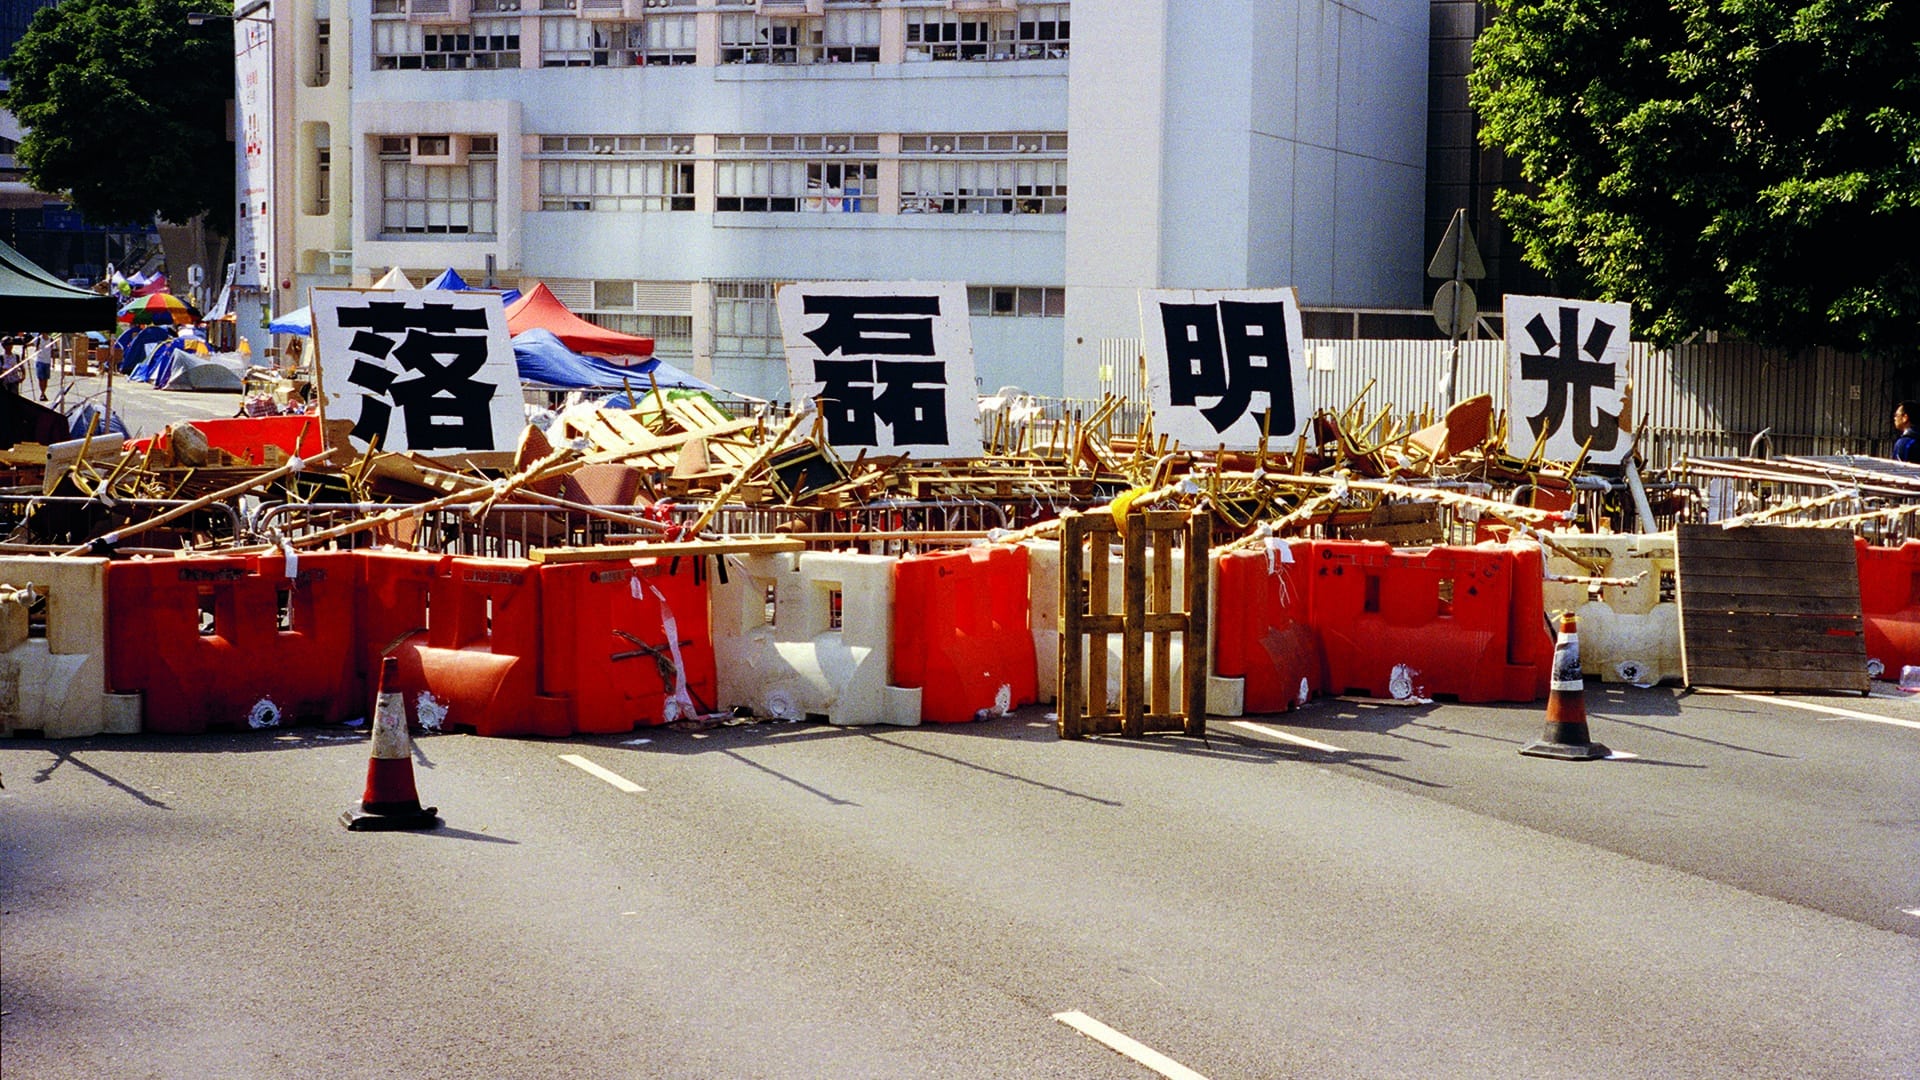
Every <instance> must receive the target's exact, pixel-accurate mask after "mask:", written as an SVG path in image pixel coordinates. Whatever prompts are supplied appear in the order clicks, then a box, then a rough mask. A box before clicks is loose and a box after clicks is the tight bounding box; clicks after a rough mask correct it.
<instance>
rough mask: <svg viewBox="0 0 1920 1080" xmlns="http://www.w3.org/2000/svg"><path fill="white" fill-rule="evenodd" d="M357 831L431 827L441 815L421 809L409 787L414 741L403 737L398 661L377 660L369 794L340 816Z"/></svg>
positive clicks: (404, 708) (403, 703)
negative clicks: (376, 688)
mask: <svg viewBox="0 0 1920 1080" xmlns="http://www.w3.org/2000/svg"><path fill="white" fill-rule="evenodd" d="M340 824H342V825H345V826H346V827H347V828H349V829H353V830H354V831H356V832H388V831H393V830H400V829H435V828H439V826H440V815H439V814H437V813H435V812H434V808H433V807H431V806H429V807H425V808H422V807H421V805H420V793H419V792H418V791H416V790H415V789H414V786H413V740H412V739H411V738H410V737H409V736H408V735H407V704H406V700H405V698H403V697H402V696H401V693H400V660H399V658H398V657H393V656H388V657H385V658H383V659H382V660H381V661H380V688H379V690H378V692H377V693H376V694H375V697H374V705H373V753H372V756H371V757H369V758H368V759H367V790H366V792H365V794H363V795H361V796H360V805H358V806H350V807H348V808H347V809H346V811H345V812H344V813H342V814H341V815H340Z"/></svg>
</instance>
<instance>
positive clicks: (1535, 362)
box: [1520, 306, 1620, 452]
mask: <svg viewBox="0 0 1920 1080" xmlns="http://www.w3.org/2000/svg"><path fill="white" fill-rule="evenodd" d="M1526 329H1527V336H1528V337H1529V338H1532V339H1533V347H1534V349H1535V350H1537V351H1536V352H1533V353H1527V352H1522V353H1521V354H1520V378H1521V379H1522V380H1524V381H1526V382H1544V383H1546V384H1547V402H1546V404H1545V405H1544V406H1543V407H1542V408H1541V409H1540V412H1539V413H1538V414H1536V415H1533V416H1529V417H1527V424H1528V425H1529V426H1530V427H1532V428H1533V437H1534V438H1535V439H1536V440H1537V439H1540V438H1542V437H1543V434H1542V433H1544V437H1545V438H1552V437H1553V435H1554V433H1555V432H1557V431H1559V430H1560V425H1561V424H1562V423H1563V422H1565V420H1566V418H1567V411H1568V408H1567V406H1568V400H1567V399H1568V398H1569V397H1571V398H1572V399H1573V400H1572V407H1573V408H1572V412H1573V438H1574V441H1575V442H1577V443H1579V444H1580V445H1582V446H1587V447H1589V448H1590V449H1592V450H1598V451H1602V452H1605V451H1608V450H1612V449H1613V448H1614V446H1615V445H1616V444H1617V443H1618V442H1619V441H1620V417H1619V416H1617V415H1615V414H1613V413H1609V412H1606V411H1604V410H1600V409H1596V408H1595V407H1594V405H1593V391H1594V389H1595V388H1596V387H1605V388H1607V389H1609V390H1610V389H1612V388H1613V384H1614V374H1615V372H1614V365H1612V364H1609V363H1601V362H1600V357H1601V356H1602V355H1604V354H1605V353H1606V351H1607V342H1609V341H1610V340H1612V338H1613V332H1614V330H1615V327H1614V325H1613V324H1612V323H1609V322H1604V321H1602V320H1600V319H1595V320H1594V321H1593V328H1592V329H1591V330H1589V331H1588V332H1587V338H1586V340H1585V341H1584V342H1582V341H1581V340H1580V309H1579V308H1577V307H1565V306H1563V307H1561V308H1560V331H1559V333H1558V334H1557V335H1556V334H1555V333H1554V332H1553V330H1552V329H1550V328H1549V327H1548V326H1547V320H1546V318H1545V317H1543V316H1541V315H1535V316H1534V317H1533V318H1532V319H1530V320H1528V322H1527V327H1526ZM1583 352H1584V353H1586V354H1587V355H1588V356H1591V357H1593V362H1591V363H1589V362H1588V361H1586V360H1583V359H1581V356H1580V354H1581V353H1583ZM1569 391H1571V393H1569ZM1595 413H1598V414H1599V419H1598V420H1597V421H1596V420H1594V418H1593V417H1594V414H1595Z"/></svg>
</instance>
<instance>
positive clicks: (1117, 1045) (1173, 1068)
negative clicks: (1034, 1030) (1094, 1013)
mask: <svg viewBox="0 0 1920 1080" xmlns="http://www.w3.org/2000/svg"><path fill="white" fill-rule="evenodd" d="M1053 1018H1054V1019H1055V1020H1058V1021H1060V1022H1061V1023H1063V1024H1065V1025H1067V1026H1068V1027H1070V1028H1072V1029H1073V1030H1075V1031H1077V1032H1079V1033H1080V1034H1082V1035H1085V1036H1086V1037H1087V1038H1089V1039H1092V1040H1093V1041H1095V1042H1097V1043H1101V1044H1104V1045H1105V1046H1106V1047H1107V1048H1108V1049H1110V1050H1113V1051H1115V1052H1117V1053H1121V1054H1124V1055H1126V1056H1127V1057H1130V1058H1132V1059H1133V1060H1135V1061H1137V1062H1139V1063H1140V1064H1142V1065H1145V1066H1146V1067H1147V1068H1149V1069H1152V1070H1153V1071H1154V1072H1157V1073H1159V1074H1160V1075H1161V1076H1164V1077H1166V1078H1167V1080H1207V1078H1206V1077H1204V1076H1201V1075H1200V1074H1199V1073H1197V1072H1194V1071H1193V1070H1192V1069H1189V1068H1187V1067H1186V1066H1185V1065H1182V1064H1180V1063H1179V1062H1177V1061H1175V1060H1173V1059H1172V1058H1170V1057H1168V1056H1167V1055H1165V1054H1162V1053H1161V1052H1160V1051H1158V1050H1155V1049H1154V1048H1152V1047H1151V1046H1147V1045H1145V1044H1143V1043H1138V1042H1135V1041H1134V1040H1132V1039H1129V1038H1127V1037H1126V1036H1125V1035H1122V1034H1120V1033H1119V1032H1117V1031H1115V1030H1113V1029H1112V1028H1110V1027H1108V1026H1107V1025H1105V1024H1103V1023H1101V1022H1100V1021H1098V1020H1095V1019H1094V1018H1093V1017H1091V1016H1088V1015H1087V1014H1086V1013H1083V1012H1063V1013H1054V1014H1053Z"/></svg>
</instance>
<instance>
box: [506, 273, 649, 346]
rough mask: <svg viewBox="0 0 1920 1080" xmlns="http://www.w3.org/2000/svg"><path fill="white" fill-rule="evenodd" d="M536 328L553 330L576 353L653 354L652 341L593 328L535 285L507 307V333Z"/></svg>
mask: <svg viewBox="0 0 1920 1080" xmlns="http://www.w3.org/2000/svg"><path fill="white" fill-rule="evenodd" d="M535 327H539V328H540V329H542V330H549V331H552V333H553V336H554V337H557V338H559V339H560V341H561V342H562V343H563V344H565V345H566V347H567V348H569V349H572V350H573V351H574V352H577V353H593V354H595V355H598V356H631V357H635V358H639V359H645V358H647V357H650V356H652V355H653V339H652V338H644V337H637V336H635V335H633V334H622V333H620V332H619V331H617V330H607V329H604V328H602V327H599V326H595V325H594V324H592V323H590V322H588V321H587V320H585V319H583V318H581V317H580V316H578V315H575V314H574V313H573V312H571V311H568V310H567V306H566V305H565V304H562V303H561V302H560V298H559V297H557V296H555V295H553V291H552V290H550V289H548V288H547V287H546V286H545V285H544V284H536V285H535V286H534V287H533V289H532V291H530V292H528V293H527V294H526V295H524V296H522V297H521V298H520V299H518V300H515V301H514V302H513V303H511V304H508V305H507V333H509V334H518V333H520V332H521V331H523V330H532V329H533V328H535Z"/></svg>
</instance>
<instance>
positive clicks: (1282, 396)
mask: <svg viewBox="0 0 1920 1080" xmlns="http://www.w3.org/2000/svg"><path fill="white" fill-rule="evenodd" d="M1140 341H1141V349H1142V351H1143V352H1144V353H1145V355H1146V358H1147V392H1148V396H1149V398H1150V399H1151V400H1152V402H1153V428H1154V430H1155V431H1157V432H1163V433H1165V434H1167V435H1169V436H1171V437H1173V438H1175V439H1178V440H1180V442H1181V443H1182V444H1183V445H1185V446H1188V447H1192V448H1194V449H1207V448H1210V447H1215V446H1220V445H1222V444H1225V445H1226V447H1227V448H1228V449H1232V450H1251V449H1255V448H1258V447H1259V445H1260V439H1261V433H1262V432H1263V431H1265V432H1266V434H1267V435H1268V436H1269V441H1268V444H1267V445H1268V447H1269V448H1272V449H1278V450H1288V449H1292V448H1293V446H1294V445H1295V444H1296V443H1298V442H1299V439H1300V432H1301V430H1302V429H1303V428H1305V427H1306V424H1307V421H1308V420H1309V419H1311V418H1312V416H1313V398H1312V390H1311V388H1310V386H1309V385H1308V379H1307V355H1306V342H1305V339H1304V337H1303V336H1302V334H1301V332H1300V299H1299V296H1298V294H1297V293H1295V292H1294V290H1293V289H1291V288H1286V289H1142V290H1140ZM1269 410H1271V413H1272V417H1271V420H1269V419H1268V412H1269Z"/></svg>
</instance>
